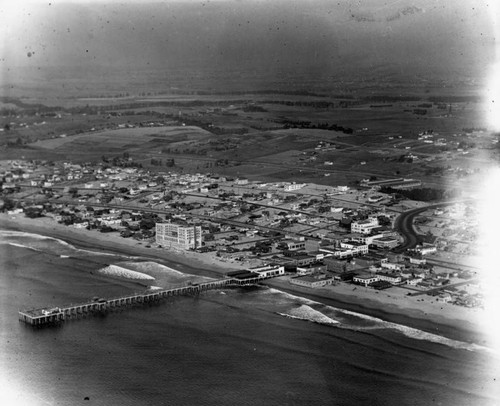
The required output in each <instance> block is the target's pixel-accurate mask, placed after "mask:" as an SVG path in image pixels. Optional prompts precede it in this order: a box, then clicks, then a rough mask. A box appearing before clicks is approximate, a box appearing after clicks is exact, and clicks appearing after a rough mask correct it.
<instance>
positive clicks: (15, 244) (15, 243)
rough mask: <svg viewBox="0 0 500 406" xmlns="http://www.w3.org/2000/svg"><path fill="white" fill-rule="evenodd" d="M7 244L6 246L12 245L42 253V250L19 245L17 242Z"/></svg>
mask: <svg viewBox="0 0 500 406" xmlns="http://www.w3.org/2000/svg"><path fill="white" fill-rule="evenodd" d="M7 244H8V245H12V246H13V247H18V248H26V249H29V250H32V251H38V252H43V251H42V250H39V249H37V248H35V247H30V246H29V245H25V244H19V243H17V242H8V243H7Z"/></svg>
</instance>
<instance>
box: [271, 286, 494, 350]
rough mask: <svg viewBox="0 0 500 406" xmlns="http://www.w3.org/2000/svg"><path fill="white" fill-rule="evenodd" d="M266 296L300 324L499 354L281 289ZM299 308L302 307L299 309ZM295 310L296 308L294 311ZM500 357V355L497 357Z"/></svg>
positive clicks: (476, 345) (471, 344)
mask: <svg viewBox="0 0 500 406" xmlns="http://www.w3.org/2000/svg"><path fill="white" fill-rule="evenodd" d="M262 293H263V294H264V296H266V295H267V296H268V297H271V298H272V302H273V303H275V304H277V305H279V306H284V305H287V304H288V309H286V310H285V311H279V312H276V313H277V314H279V315H281V316H284V317H289V318H294V319H300V320H307V321H311V322H315V323H320V324H325V325H329V326H331V327H335V328H343V329H348V330H356V331H369V330H383V329H390V330H394V331H397V332H398V333H400V334H403V335H404V336H406V337H409V338H412V339H414V340H424V341H428V342H433V343H436V344H442V345H446V346H448V347H452V348H456V349H462V350H468V351H486V352H489V353H492V354H496V352H495V351H494V350H492V349H491V348H488V347H485V346H481V345H478V344H474V343H467V342H464V341H458V340H453V339H451V338H447V337H443V336H440V335H438V334H434V333H428V332H426V331H423V330H419V329H416V328H413V327H408V326H405V325H402V324H398V323H393V322H389V321H385V320H382V319H379V318H377V317H373V316H369V315H366V314H363V313H357V312H353V311H350V310H344V309H340V308H337V307H333V306H328V305H324V304H322V303H320V302H316V301H314V300H310V299H305V298H302V297H299V296H295V295H293V294H290V293H287V292H281V291H280V290H278V289H273V288H269V289H265V290H263V291H262ZM297 304H299V305H300V306H299V307H295V306H297ZM290 306H293V307H290ZM497 355H500V354H497Z"/></svg>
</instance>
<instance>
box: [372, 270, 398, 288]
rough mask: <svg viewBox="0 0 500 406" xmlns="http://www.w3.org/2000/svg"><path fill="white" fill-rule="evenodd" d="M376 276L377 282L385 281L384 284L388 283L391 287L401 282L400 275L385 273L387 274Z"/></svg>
mask: <svg viewBox="0 0 500 406" xmlns="http://www.w3.org/2000/svg"><path fill="white" fill-rule="evenodd" d="M377 276H378V279H379V280H381V281H385V282H389V283H391V284H393V285H398V284H400V283H401V281H402V280H403V279H402V278H401V275H399V274H392V273H387V272H377Z"/></svg>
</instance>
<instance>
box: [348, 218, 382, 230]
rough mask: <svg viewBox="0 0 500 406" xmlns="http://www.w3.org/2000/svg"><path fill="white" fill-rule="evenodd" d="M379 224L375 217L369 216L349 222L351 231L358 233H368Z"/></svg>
mask: <svg viewBox="0 0 500 406" xmlns="http://www.w3.org/2000/svg"><path fill="white" fill-rule="evenodd" d="M378 226H379V224H378V219H377V218H376V217H370V218H368V219H366V220H360V221H353V222H352V223H351V232H353V233H360V234H370V233H371V232H372V230H373V229H374V228H377V227H378Z"/></svg>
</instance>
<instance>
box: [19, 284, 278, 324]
mask: <svg viewBox="0 0 500 406" xmlns="http://www.w3.org/2000/svg"><path fill="white" fill-rule="evenodd" d="M253 275H256V276H252V277H245V278H225V279H220V280H215V281H211V282H203V283H194V284H190V285H185V286H181V287H175V288H169V289H161V290H155V291H151V292H144V293H140V294H133V295H128V296H121V297H115V298H111V299H103V298H95V299H93V300H92V301H89V302H85V303H81V304H77V305H70V306H66V307H52V308H43V309H33V310H24V311H20V312H19V321H21V322H24V323H26V324H29V325H32V326H37V327H42V326H47V325H53V324H58V323H61V322H64V321H65V320H69V319H78V318H80V317H84V316H86V315H91V314H100V313H103V312H107V311H110V310H112V309H115V308H123V307H129V306H135V305H141V304H146V303H155V302H160V301H161V300H163V299H166V298H168V297H172V296H183V295H195V294H199V293H201V292H204V291H208V290H214V289H225V288H230V287H238V286H249V285H255V284H257V283H259V282H260V281H262V280H263V279H267V278H269V276H263V275H257V274H253Z"/></svg>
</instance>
